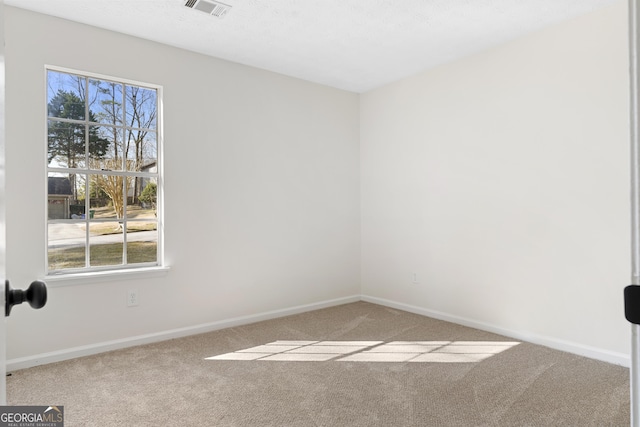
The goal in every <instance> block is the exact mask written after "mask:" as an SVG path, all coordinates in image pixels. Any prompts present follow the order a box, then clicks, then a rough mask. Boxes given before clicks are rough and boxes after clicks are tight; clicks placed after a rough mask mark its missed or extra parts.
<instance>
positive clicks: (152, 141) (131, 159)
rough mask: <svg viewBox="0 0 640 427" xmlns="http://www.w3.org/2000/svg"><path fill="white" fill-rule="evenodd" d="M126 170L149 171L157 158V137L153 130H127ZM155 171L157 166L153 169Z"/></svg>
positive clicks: (154, 165)
mask: <svg viewBox="0 0 640 427" xmlns="http://www.w3.org/2000/svg"><path fill="white" fill-rule="evenodd" d="M127 138H128V139H127V144H126V145H127V170H130V171H137V172H140V171H142V172H150V171H151V169H153V168H156V163H157V160H158V138H157V135H156V133H155V132H150V131H142V130H133V131H127ZM154 172H157V168H156V169H155V170H154Z"/></svg>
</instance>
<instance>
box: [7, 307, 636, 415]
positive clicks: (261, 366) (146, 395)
mask: <svg viewBox="0 0 640 427" xmlns="http://www.w3.org/2000/svg"><path fill="white" fill-rule="evenodd" d="M212 357H213V358H214V359H210V358H212ZM241 358H248V359H253V360H237V359H241ZM274 358H275V359H286V360H273V359H274ZM223 359H231V360H223ZM269 359H271V360H269ZM363 360H373V361H363ZM385 360H386V361H385ZM391 360H399V361H391ZM7 395H8V403H9V404H10V405H54V404H55V405H64V407H65V418H66V424H65V425H66V426H68V427H69V426H238V427H248V426H331V427H334V426H385V427H386V426H389V427H392V426H465V427H466V426H580V427H582V426H628V425H629V380H628V369H626V368H623V367H620V366H615V365H610V364H607V363H603V362H598V361H595V360H591V359H587V358H583V357H578V356H575V355H572V354H568V353H563V352H559V351H555V350H551V349H549V348H546V347H541V346H537V345H532V344H528V343H516V342H514V340H512V339H509V338H505V337H502V336H499V335H495V334H491V333H488V332H483V331H478V330H475V329H471V328H467V327H463V326H458V325H455V324H451V323H447V322H443V321H439V320H434V319H430V318H426V317H422V316H418V315H414V314H410V313H406V312H402V311H398V310H393V309H389V308H385V307H381V306H378V305H374V304H369V303H364V302H359V303H354V304H347V305H342V306H339V307H333V308H328V309H324V310H318V311H314V312H309V313H305V314H300V315H296V316H289V317H285V318H281V319H276V320H270V321H265V322H260V323H256V324H252V325H247V326H242V327H236V328H231V329H226V330H221V331H216V332H212V333H208V334H203V335H197V336H192V337H187V338H182V339H176V340H171V341H166V342H162V343H158V344H153V345H147V346H140V347H134V348H130V349H125V350H119V351H114V352H110V353H104V354H100V355H95V356H90V357H85V358H80V359H75V360H70V361H66V362H60V363H54V364H50V365H45V366H40V367H35V368H30V369H25V370H21V371H16V372H13V374H12V376H10V377H8V378H7Z"/></svg>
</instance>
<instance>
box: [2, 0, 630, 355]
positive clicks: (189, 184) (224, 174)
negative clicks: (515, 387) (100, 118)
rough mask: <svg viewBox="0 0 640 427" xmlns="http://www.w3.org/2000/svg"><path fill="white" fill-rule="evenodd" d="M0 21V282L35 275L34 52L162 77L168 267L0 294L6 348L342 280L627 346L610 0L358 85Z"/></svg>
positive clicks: (39, 20)
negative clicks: (39, 296)
mask: <svg viewBox="0 0 640 427" xmlns="http://www.w3.org/2000/svg"><path fill="white" fill-rule="evenodd" d="M5 21H6V27H7V28H6V34H7V52H6V55H7V140H8V145H7V150H6V157H7V204H8V209H7V222H8V231H7V245H8V259H7V261H8V271H7V273H8V277H9V279H10V280H11V281H12V284H13V286H14V287H17V288H24V287H26V286H27V285H28V283H29V282H30V281H32V280H33V279H35V278H40V277H42V276H43V274H44V250H43V247H44V244H45V230H44V222H43V218H44V217H45V211H44V210H45V201H44V196H43V191H44V187H45V181H46V178H45V174H44V164H45V148H44V147H45V145H44V144H45V142H44V123H43V121H44V120H43V117H44V105H43V103H44V100H45V93H44V89H45V88H44V71H43V70H44V65H45V64H51V65H58V66H63V67H69V68H75V69H79V70H85V71H90V72H97V73H102V74H109V75H113V76H116V77H123V78H128V79H134V80H141V81H147V82H150V83H156V84H161V85H164V90H165V117H166V123H165V137H166V146H165V155H166V158H167V161H166V165H165V166H166V178H167V185H166V199H167V211H166V223H167V228H166V253H167V260H168V263H169V265H170V266H171V270H170V272H169V273H168V274H166V275H164V276H159V277H152V278H145V279H127V280H111V281H103V282H97V283H86V284H81V285H75V286H64V287H53V288H51V289H50V302H49V304H48V305H47V307H46V308H45V309H43V310H40V311H34V310H31V309H28V308H26V307H16V308H14V311H13V313H12V316H11V317H10V318H8V321H7V322H8V357H9V359H12V360H14V361H16V360H22V359H24V360H28V361H29V362H28V363H27V364H29V363H37V360H38V358H39V355H42V354H43V353H49V354H51V352H53V353H55V352H58V351H59V352H62V353H64V352H65V351H67V350H68V349H70V348H73V347H78V346H80V347H82V346H88V347H89V348H91V347H92V346H95V345H98V344H100V343H104V342H109V341H118V340H127V339H128V338H131V337H136V336H141V335H145V334H154V333H162V332H163V331H167V330H172V329H176V328H189V327H192V326H194V325H199V324H211V323H212V322H214V323H215V322H218V321H221V322H224V321H225V320H226V319H233V318H237V317H238V316H251V315H254V314H256V313H263V312H268V311H270V310H281V309H287V308H290V307H296V306H301V305H306V304H311V305H313V304H316V303H319V302H323V301H335V300H336V299H340V298H346V297H349V296H351V295H358V294H360V293H362V294H363V295H364V296H365V298H367V299H371V300H375V301H376V302H383V303H387V304H391V305H396V306H400V307H403V308H408V309H414V310H415V311H421V312H424V313H426V314H433V315H436V316H440V317H443V318H450V319H454V320H457V321H460V322H462V323H465V322H466V323H469V324H473V325H477V326H482V327H486V328H488V329H493V330H497V331H504V332H508V333H510V334H512V335H516V336H520V337H524V338H526V337H529V338H532V339H533V340H537V341H539V342H543V343H549V344H551V345H556V346H558V347H563V346H564V347H566V348H568V349H570V350H578V351H579V350H580V349H584V348H586V349H588V350H592V349H594V350H595V353H594V354H595V355H597V356H602V355H603V354H604V355H605V356H606V354H607V353H610V354H611V355H612V357H611V359H612V360H613V359H616V357H618V359H620V358H625V357H627V356H628V353H629V346H628V341H629V340H628V335H629V334H628V332H629V327H628V325H627V323H626V321H625V320H624V317H623V309H622V288H623V287H624V286H625V285H626V284H627V282H628V280H629V234H630V232H629V225H628V224H629V213H628V211H629V203H628V198H629V197H628V194H629V185H628V181H629V180H628V125H627V121H628V119H627V116H628V106H627V104H628V101H627V98H628V93H627V92H628V78H627V67H628V64H627V36H626V25H627V24H626V9H625V6H624V2H620V3H619V4H616V5H615V6H613V7H610V8H607V9H604V10H602V11H599V12H596V13H593V14H590V15H587V16H584V17H581V18H578V19H575V20H573V21H571V22H568V23H564V24H561V25H557V26H554V27H551V28H548V29H546V30H544V31H541V32H539V33H536V34H533V35H531V36H528V37H525V38H522V39H519V40H517V41H515V42H512V43H510V44H508V45H505V46H501V47H499V48H496V49H492V50H489V51H486V52H484V53H482V54H478V55H475V56H473V57H469V58H466V59H464V60H461V61H457V62H455V63H451V64H449V65H446V66H442V67H439V68H437V69H434V70H431V71H429V72H425V73H423V74H420V75H418V76H415V77H413V78H409V79H406V80H403V81H400V82H397V83H394V84H392V85H389V86H386V87H384V88H381V89H378V90H375V91H372V92H370V93H366V94H364V95H361V96H360V97H358V95H355V94H351V93H347V92H342V91H339V90H333V89H330V88H326V87H322V86H318V85H314V84H310V83H306V82H302V81H299V80H295V79H291V78H287V77H283V76H280V75H277V74H273V73H269V72H265V71H261V70H257V69H253V68H250V67H245V66H241V65H238V64H232V63H229V62H225V61H222V60H216V59H213V58H207V57H204V56H200V55H197V54H193V53H190V52H186V51H183V50H179V49H174V48H170V47H166V46H162V45H159V44H154V43H150V42H147V41H143V40H140V39H135V38H131V37H128V36H125V35H120V34H115V33H110V32H107V31H102V30H98V29H95V28H90V27H86V26H82V25H78V24H74V23H70V22H67V21H62V20H58V19H55V18H51V17H46V16H42V15H38V14H33V13H30V12H26V11H23V10H20V9H15V8H7V10H6V17H5ZM39 105H41V106H42V108H41V109H40V108H39V107H37V106H39ZM359 184H360V185H359ZM414 272H415V273H417V278H418V282H419V283H418V284H413V283H411V282H412V275H413V274H412V273H414ZM360 281H362V288H360ZM130 287H136V288H137V289H138V290H139V293H140V299H141V304H140V306H139V307H136V308H127V307H125V294H126V290H127V289H128V288H130ZM605 358H606V357H605ZM14 365H19V363H14Z"/></svg>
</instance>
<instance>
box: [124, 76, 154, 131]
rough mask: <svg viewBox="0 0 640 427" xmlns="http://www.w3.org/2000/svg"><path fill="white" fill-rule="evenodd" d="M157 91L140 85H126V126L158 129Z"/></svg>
mask: <svg viewBox="0 0 640 427" xmlns="http://www.w3.org/2000/svg"><path fill="white" fill-rule="evenodd" d="M157 93H158V92H157V91H156V90H155V89H146V88H143V87H138V86H127V87H126V99H125V113H126V114H125V117H126V123H125V125H126V126H129V127H132V128H138V129H156V119H157V105H158V102H157Z"/></svg>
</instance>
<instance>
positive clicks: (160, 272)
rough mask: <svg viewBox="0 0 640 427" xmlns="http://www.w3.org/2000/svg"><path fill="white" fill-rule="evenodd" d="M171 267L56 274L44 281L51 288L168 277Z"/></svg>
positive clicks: (45, 278)
mask: <svg viewBox="0 0 640 427" xmlns="http://www.w3.org/2000/svg"><path fill="white" fill-rule="evenodd" d="M168 272H169V267H148V268H136V269H126V270H110V271H92V272H87V273H74V274H56V275H53V276H45V277H44V279H43V280H44V281H45V282H46V284H47V286H49V287H51V288H58V287H62V286H76V285H85V284H90V283H98V282H110V281H114V280H119V279H125V280H127V279H147V278H150V277H160V276H166V275H167V273H168Z"/></svg>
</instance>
